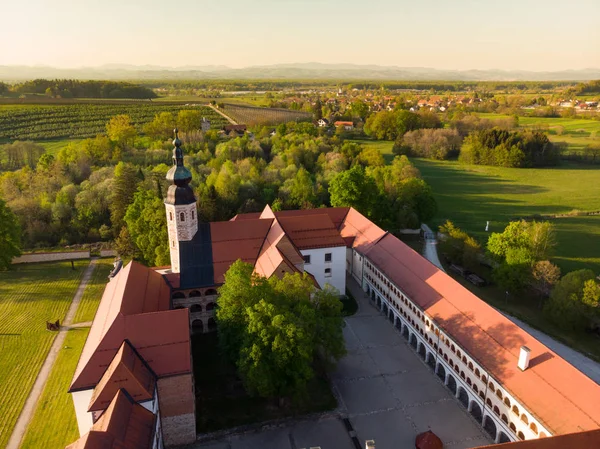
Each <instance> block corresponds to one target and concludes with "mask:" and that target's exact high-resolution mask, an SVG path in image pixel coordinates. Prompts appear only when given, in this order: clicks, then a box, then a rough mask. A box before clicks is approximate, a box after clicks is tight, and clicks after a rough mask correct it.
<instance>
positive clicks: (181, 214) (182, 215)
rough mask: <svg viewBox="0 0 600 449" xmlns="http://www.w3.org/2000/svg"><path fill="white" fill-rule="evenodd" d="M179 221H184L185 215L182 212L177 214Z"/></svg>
mask: <svg viewBox="0 0 600 449" xmlns="http://www.w3.org/2000/svg"><path fill="white" fill-rule="evenodd" d="M179 221H185V214H184V213H183V212H179Z"/></svg>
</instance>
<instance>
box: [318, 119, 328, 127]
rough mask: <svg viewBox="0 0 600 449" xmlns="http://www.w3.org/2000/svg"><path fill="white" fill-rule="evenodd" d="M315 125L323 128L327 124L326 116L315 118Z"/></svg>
mask: <svg viewBox="0 0 600 449" xmlns="http://www.w3.org/2000/svg"><path fill="white" fill-rule="evenodd" d="M317 125H318V126H319V127H321V128H325V127H326V126H329V120H327V119H326V118H320V119H319V120H317Z"/></svg>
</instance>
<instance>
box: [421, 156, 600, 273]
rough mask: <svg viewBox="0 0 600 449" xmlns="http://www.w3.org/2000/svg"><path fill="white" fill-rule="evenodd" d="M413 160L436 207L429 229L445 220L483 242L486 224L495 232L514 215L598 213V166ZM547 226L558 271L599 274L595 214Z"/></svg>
mask: <svg viewBox="0 0 600 449" xmlns="http://www.w3.org/2000/svg"><path fill="white" fill-rule="evenodd" d="M413 162H414V164H415V165H416V166H417V167H418V168H419V170H420V171H421V174H422V176H423V178H424V179H425V180H426V181H427V182H428V183H429V185H431V187H432V189H433V193H434V195H435V197H436V200H437V203H438V214H437V216H436V218H435V219H434V220H432V222H431V225H432V228H434V229H435V228H437V226H438V225H440V224H441V223H443V222H444V221H445V220H446V219H450V220H452V221H454V222H455V224H456V225H457V226H459V227H460V228H462V229H464V230H465V231H467V232H468V233H470V234H473V235H474V236H476V237H477V238H478V239H479V240H480V241H481V242H482V243H485V242H486V240H487V236H488V233H486V232H485V225H486V221H488V220H489V221H490V232H501V231H502V230H503V229H504V228H505V227H506V225H507V224H508V222H509V221H510V220H511V219H517V218H519V217H524V216H531V215H533V214H542V215H544V214H556V213H565V212H569V211H572V210H573V209H578V210H583V211H592V210H600V183H599V182H598V180H599V179H600V167H599V168H590V167H583V166H578V165H573V166H567V165H565V166H561V167H557V168H543V169H528V168H503V167H487V166H482V165H464V164H459V163H458V162H454V161H444V162H440V161H431V160H425V159H413ZM553 223H554V224H555V226H556V231H557V239H558V245H557V248H556V257H555V258H554V262H555V263H557V264H558V265H559V266H560V267H561V268H562V270H563V272H566V271H570V270H573V269H579V268H591V269H593V270H594V271H596V272H600V216H583V217H569V218H558V219H554V220H553Z"/></svg>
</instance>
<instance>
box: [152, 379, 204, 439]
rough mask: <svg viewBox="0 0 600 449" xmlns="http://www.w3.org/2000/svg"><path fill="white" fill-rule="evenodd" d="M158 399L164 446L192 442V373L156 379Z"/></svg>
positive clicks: (194, 436)
mask: <svg viewBox="0 0 600 449" xmlns="http://www.w3.org/2000/svg"><path fill="white" fill-rule="evenodd" d="M158 401H159V407H160V417H161V421H162V432H163V438H164V442H165V446H166V447H170V446H176V445H180V444H189V443H193V442H194V441H195V440H196V414H195V406H194V404H195V396H194V380H193V377H192V374H191V373H189V374H183V375H180V376H173V377H165V378H162V379H158Z"/></svg>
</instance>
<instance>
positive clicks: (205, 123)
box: [200, 117, 210, 133]
mask: <svg viewBox="0 0 600 449" xmlns="http://www.w3.org/2000/svg"><path fill="white" fill-rule="evenodd" d="M200 127H201V129H202V132H203V133H205V132H206V131H208V130H210V120H208V119H207V118H206V117H202V122H201V124H200Z"/></svg>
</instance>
